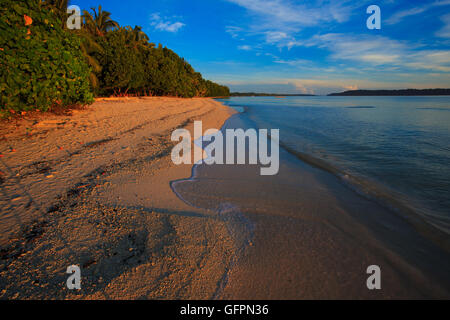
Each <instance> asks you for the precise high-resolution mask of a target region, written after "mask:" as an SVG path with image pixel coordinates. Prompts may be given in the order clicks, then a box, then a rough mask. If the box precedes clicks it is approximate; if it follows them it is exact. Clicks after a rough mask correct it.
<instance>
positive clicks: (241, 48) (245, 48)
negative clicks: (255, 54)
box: [238, 45, 252, 51]
mask: <svg viewBox="0 0 450 320" xmlns="http://www.w3.org/2000/svg"><path fill="white" fill-rule="evenodd" d="M238 49H239V50H243V51H250V50H252V47H251V46H248V45H242V46H238Z"/></svg>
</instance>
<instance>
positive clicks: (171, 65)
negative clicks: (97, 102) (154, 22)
mask: <svg viewBox="0 0 450 320" xmlns="http://www.w3.org/2000/svg"><path fill="white" fill-rule="evenodd" d="M101 45H102V47H103V48H104V54H103V55H100V56H99V61H100V62H101V65H102V66H103V68H102V72H101V73H100V74H98V78H99V79H100V83H101V84H100V87H101V88H103V90H102V94H105V95H108V94H115V95H123V94H125V95H129V94H134V95H158V96H175V97H184V98H192V97H216V96H229V95H230V92H229V89H228V88H227V87H224V86H220V85H218V84H216V83H213V82H211V81H207V80H204V79H203V78H202V76H201V74H200V73H198V72H195V70H194V69H193V68H192V66H191V65H190V64H189V63H187V62H186V61H185V60H184V59H182V58H180V57H179V56H178V55H177V54H176V53H175V52H173V51H172V50H170V49H168V48H163V47H162V46H161V45H160V46H158V47H157V48H155V47H154V45H153V44H152V43H149V42H148V37H147V36H146V35H145V34H144V33H143V32H142V31H141V29H140V27H135V28H134V29H132V28H130V27H125V28H117V29H115V30H113V31H110V32H108V33H107V34H106V36H105V37H104V38H103V39H101Z"/></svg>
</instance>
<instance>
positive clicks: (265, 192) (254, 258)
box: [174, 115, 450, 299]
mask: <svg viewBox="0 0 450 320" xmlns="http://www.w3.org/2000/svg"><path fill="white" fill-rule="evenodd" d="M249 127H251V124H249V123H246V122H245V118H244V117H241V116H240V115H234V116H233V117H232V118H231V119H230V120H228V121H227V123H226V126H225V127H224V128H223V130H225V129H226V128H249ZM280 158H281V162H280V171H279V174H278V175H276V176H260V175H259V171H260V170H259V169H260V167H259V166H250V165H240V166H236V165H234V166H233V165H225V166H224V165H213V166H207V165H199V166H196V168H195V170H194V175H193V177H192V178H191V179H188V180H184V181H178V182H176V183H175V184H174V189H175V191H176V192H177V193H178V194H179V195H180V197H181V198H183V199H184V200H185V201H186V202H187V203H190V204H191V205H193V206H195V207H200V208H209V209H211V210H216V211H218V212H223V214H226V212H227V208H232V211H233V212H240V213H241V214H242V215H243V216H244V217H246V218H247V221H248V222H249V227H248V229H250V230H252V232H251V233H248V238H247V240H246V243H247V245H246V246H245V250H244V253H243V254H242V257H241V258H240V260H239V263H237V264H236V266H235V267H234V268H232V269H231V270H230V272H229V275H228V282H227V285H226V286H225V288H224V290H223V292H222V294H221V297H222V298H224V299H392V298H393V299H416V298H446V299H448V298H449V297H450V294H449V288H450V277H449V275H448V270H450V255H449V253H448V252H447V251H445V249H444V248H441V247H439V246H437V245H435V243H433V242H432V241H431V240H430V239H427V238H425V237H423V236H422V235H421V234H420V233H419V232H417V231H416V230H415V229H414V227H413V226H412V225H411V224H409V223H408V222H407V221H406V220H404V219H403V218H401V217H400V216H399V215H397V214H395V213H394V212H392V211H390V210H388V209H386V208H384V207H382V206H380V205H378V204H377V203H375V202H373V201H370V200H368V199H366V198H364V197H362V196H360V195H358V194H357V193H355V192H354V191H353V190H351V189H350V188H348V187H347V186H346V185H345V184H344V183H343V182H342V181H341V180H340V179H339V178H337V177H336V176H334V175H332V174H331V173H328V172H326V171H323V170H321V169H318V168H315V167H312V166H310V165H308V164H306V163H304V162H302V161H300V160H299V159H298V158H296V157H295V156H293V155H292V154H290V153H288V152H286V151H285V150H283V149H282V150H280ZM371 265H378V266H379V267H380V268H381V279H382V281H381V286H382V289H381V290H374V291H371V290H368V288H367V286H366V280H367V278H368V277H369V275H368V274H367V273H366V270H367V268H368V267H369V266H371Z"/></svg>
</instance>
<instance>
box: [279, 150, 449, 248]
mask: <svg viewBox="0 0 450 320" xmlns="http://www.w3.org/2000/svg"><path fill="white" fill-rule="evenodd" d="M280 147H282V148H283V149H285V150H286V151H288V152H289V153H290V154H292V155H294V156H295V157H297V158H298V159H300V160H301V161H303V162H305V163H307V164H309V165H311V166H313V167H316V168H319V169H322V170H324V171H326V172H328V173H331V174H333V175H335V176H336V177H338V178H339V179H340V180H341V181H342V183H343V184H344V185H345V186H347V187H348V188H350V189H351V190H353V191H354V192H356V193H357V194H359V195H360V196H363V197H364V198H366V199H368V200H371V201H374V202H376V203H378V204H379V205H381V206H383V207H385V208H387V209H389V210H390V211H391V212H394V213H396V214H398V215H400V216H401V217H403V218H404V219H406V220H407V221H409V222H410V223H411V225H413V226H414V227H415V228H416V230H418V231H419V232H421V233H422V234H424V235H426V236H428V237H429V238H430V239H433V240H435V241H436V242H437V243H439V244H441V245H442V246H443V247H444V248H445V249H446V250H450V243H449V235H450V225H448V224H447V223H445V222H444V221H433V220H430V219H427V217H426V215H425V214H421V213H420V212H419V211H417V210H415V209H414V208H412V207H411V206H409V205H408V204H407V203H405V202H404V201H401V200H399V197H398V196H397V195H396V194H395V193H393V192H391V191H389V190H387V191H384V190H383V187H382V186H379V185H377V184H376V183H373V182H370V181H367V180H364V179H362V178H359V177H356V176H353V175H351V174H349V173H347V172H345V171H342V170H340V169H339V168H337V167H335V166H333V165H332V164H330V163H328V162H326V161H324V160H322V159H319V158H316V157H314V156H311V155H309V154H306V153H304V152H300V151H297V150H295V149H293V148H292V147H290V146H289V145H287V144H285V143H283V142H282V141H280Z"/></svg>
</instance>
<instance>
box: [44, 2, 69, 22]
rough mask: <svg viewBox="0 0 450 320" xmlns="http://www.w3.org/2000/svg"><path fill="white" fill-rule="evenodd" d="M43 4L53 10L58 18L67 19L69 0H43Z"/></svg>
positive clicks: (63, 20) (64, 20)
mask: <svg viewBox="0 0 450 320" xmlns="http://www.w3.org/2000/svg"><path fill="white" fill-rule="evenodd" d="M44 6H45V7H47V8H50V9H53V10H55V12H56V15H57V16H58V18H59V19H60V20H61V21H62V22H63V25H64V26H65V22H66V20H67V7H68V6H69V0H45V1H44Z"/></svg>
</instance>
